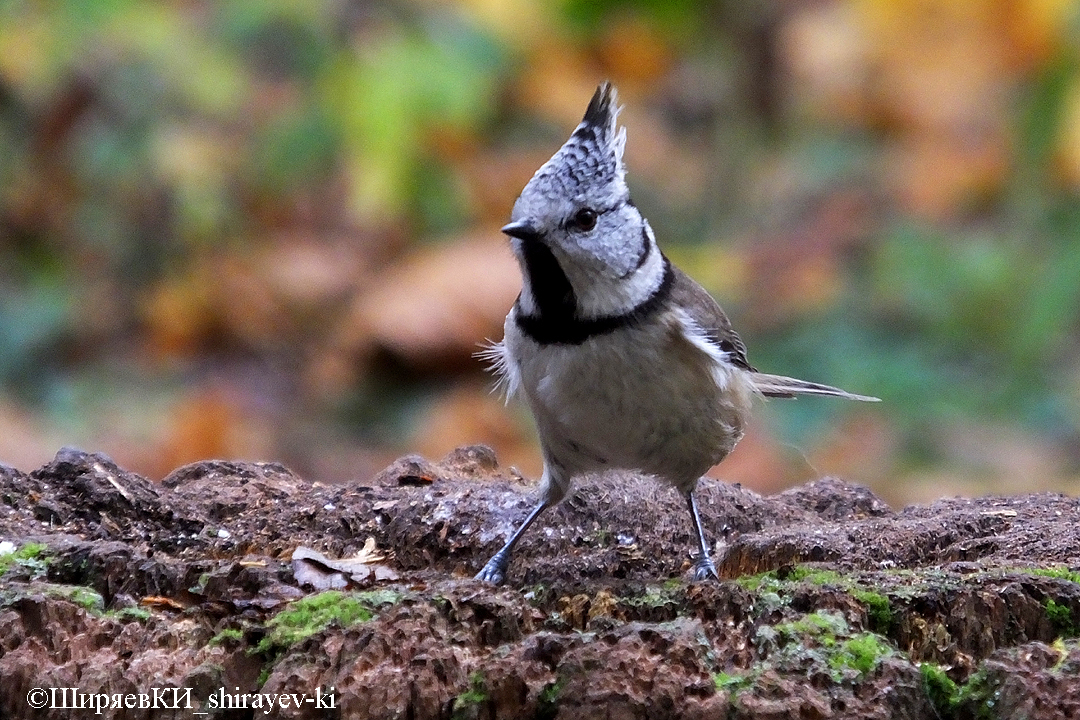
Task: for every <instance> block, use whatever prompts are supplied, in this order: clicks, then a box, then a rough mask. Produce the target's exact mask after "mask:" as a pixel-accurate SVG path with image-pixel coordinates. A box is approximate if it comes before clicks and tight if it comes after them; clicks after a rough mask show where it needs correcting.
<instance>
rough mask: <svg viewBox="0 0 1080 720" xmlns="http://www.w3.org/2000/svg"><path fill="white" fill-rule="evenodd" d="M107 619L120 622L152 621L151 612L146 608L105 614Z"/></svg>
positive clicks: (131, 608)
mask: <svg viewBox="0 0 1080 720" xmlns="http://www.w3.org/2000/svg"><path fill="white" fill-rule="evenodd" d="M105 616H106V617H111V618H116V619H117V620H119V621H120V622H131V621H134V622H140V623H144V622H146V621H147V620H149V619H150V611H149V610H148V609H146V608H144V607H126V608H120V609H119V610H110V611H109V612H107V613H105Z"/></svg>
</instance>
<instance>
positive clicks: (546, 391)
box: [476, 82, 878, 585]
mask: <svg viewBox="0 0 1080 720" xmlns="http://www.w3.org/2000/svg"><path fill="white" fill-rule="evenodd" d="M617 98H618V96H617V92H616V90H615V88H614V86H612V84H611V83H610V82H604V83H601V84H600V85H599V87H598V88H597V90H596V92H595V94H594V95H593V97H592V99H591V100H590V102H589V105H588V108H587V109H586V111H585V115H584V117H583V119H582V121H581V123H580V124H579V125H578V126H577V128H575V129H574V131H573V133H572V134H571V135H570V138H569V140H567V141H566V143H565V144H564V145H563V146H562V147H561V148H560V149H559V150H558V151H557V152H556V153H555V155H554V156H552V158H551V159H550V160H548V161H547V162H546V163H545V164H544V165H543V166H541V167H540V169H539V170H537V171H536V173H535V174H534V175H533V177H532V179H531V180H529V182H528V183H527V184H526V185H525V188H524V189H523V190H522V191H521V194H520V196H519V197H518V198H517V201H516V202H515V203H514V206H513V210H512V212H511V217H510V223H509V224H507V225H505V226H504V227H503V228H502V232H503V233H505V234H506V235H507V236H508V237H509V240H510V245H511V248H512V250H513V253H514V256H515V257H516V259H517V261H518V264H519V266H520V269H521V273H522V288H521V292H520V294H519V295H518V297H517V299H516V301H515V302H514V304H513V306H512V308H511V309H510V312H509V314H508V315H507V316H506V321H505V323H504V326H503V339H502V341H500V342H498V343H490V344H489V345H488V346H487V347H486V348H485V349H484V350H482V351H481V352H480V353H478V354H479V355H480V356H481V357H482V358H484V359H485V360H487V361H488V362H489V363H490V366H491V369H492V370H493V371H494V373H495V374H496V375H497V377H498V382H497V387H499V386H501V387H502V388H503V389H504V390H505V392H506V395H507V398H508V399H509V397H511V396H514V395H521V396H523V397H524V399H525V401H526V403H527V405H528V407H529V409H530V411H531V414H532V416H533V419H534V421H535V424H536V428H537V433H538V435H539V441H540V450H541V455H542V457H543V474H542V477H541V479H540V500H539V503H538V504H537V505H536V506H535V508H534V509H533V510H532V512H530V513H529V515H528V516H527V517H526V518H525V520H524V521H523V522H522V523H521V525H520V526H519V527H518V528H517V530H516V531H515V532H514V533H513V534H512V535H511V536H510V538H509V539H508V540H507V542H506V544H505V545H503V547H502V548H501V549H500V550H499V551H498V552H496V553H495V554H494V555H493V556H492V557H491V559H490V560H489V561H488V562H487V563H486V564H485V565H484V567H483V569H481V570H480V572H479V573H477V575H476V579H478V580H483V581H486V582H488V583H492V584H496V585H497V584H500V583H502V582H503V581H504V580H505V578H506V573H507V570H508V567H509V564H510V559H511V554H512V552H513V550H514V547H515V546H516V545H517V543H518V541H519V540H520V539H521V537H522V536H523V535H524V534H525V532H526V531H527V530H528V528H529V527H530V526H531V525H532V524H533V523H534V522H535V521H536V519H537V518H538V517H539V516H540V515H541V514H542V513H543V512H544V511H545V510H546V509H548V508H550V507H551V506H553V505H555V504H557V503H558V502H560V501H561V500H562V499H563V498H564V497H565V495H566V493H567V491H568V490H569V488H570V487H571V484H572V482H573V481H574V479H575V478H578V477H579V476H581V475H584V474H586V473H592V472H598V471H604V470H608V469H614V468H620V469H625V470H631V471H638V472H641V473H644V474H647V475H651V476H654V477H656V478H658V479H659V480H661V481H663V482H666V483H668V484H670V485H672V486H673V487H674V488H675V489H676V490H677V491H678V492H679V493H681V494H682V496H683V497H684V498H685V502H686V506H687V509H688V510H689V513H690V519H691V523H692V525H693V531H694V536H693V537H694V541H695V544H696V557H695V559H694V561H693V564H692V577H693V580H695V581H702V580H706V579H709V578H718V575H717V571H716V566H715V563H714V562H713V561H712V559H711V557H710V554H709V549H708V545H707V543H706V540H705V533H704V530H703V528H702V524H701V517H700V514H699V512H698V506H697V501H696V500H695V497H694V489H695V487H696V486H697V484H698V480H699V479H700V478H701V476H702V475H703V474H704V473H705V472H706V471H707V470H709V469H710V468H711V467H713V466H714V465H716V464H718V463H719V462H720V461H721V460H723V459H724V458H725V457H726V456H727V455H728V454H729V453H730V452H731V451H732V450H733V449H734V448H735V444H736V443H737V442H738V441H739V440H740V439H741V438H742V436H743V434H744V432H745V427H746V423H747V419H748V417H749V414H750V410H751V404H752V402H753V400H754V398H755V396H765V397H778V398H792V397H795V396H796V395H823V396H832V397H838V398H846V399H850V400H861V401H876V400H878V398H874V397H868V396H865V395H856V394H853V393H849V392H847V391H845V390H841V389H839V388H835V387H831V386H829V385H822V384H820V383H814V382H807V381H805V380H797V379H795V378H790V377H784V376H782V375H771V374H768V373H762V372H759V371H758V370H757V369H756V368H754V367H753V366H752V365H751V364H750V363H749V361H748V360H747V355H746V345H745V344H744V343H743V341H742V340H741V339H740V337H739V335H738V334H737V333H736V332H735V330H734V329H733V328H732V325H731V322H730V321H729V320H728V317H727V315H725V314H724V311H723V310H722V309H721V308H720V305H719V304H717V302H716V301H715V300H714V299H713V298H712V297H711V296H710V295H709V293H708V292H707V291H706V290H705V289H704V288H702V287H701V285H699V284H698V283H697V282H695V281H694V280H693V279H691V278H690V277H689V276H688V275H687V274H686V273H684V272H683V271H682V270H680V269H679V268H678V267H676V266H675V265H674V264H672V262H671V261H670V260H668V258H667V256H666V255H664V253H663V252H662V251H661V250H660V248H659V246H658V245H657V241H656V236H655V234H654V233H653V230H652V228H651V227H650V225H649V222H648V220H646V219H645V217H644V216H643V215H642V214H641V211H640V210H639V209H638V208H637V206H636V205H635V204H634V202H633V201H632V200H631V198H630V192H629V188H628V186H627V183H626V167H625V164H624V162H623V150H624V148H625V146H626V128H625V127H619V125H618V114H619V112H620V110H621V108H620V107H619V105H618V101H617Z"/></svg>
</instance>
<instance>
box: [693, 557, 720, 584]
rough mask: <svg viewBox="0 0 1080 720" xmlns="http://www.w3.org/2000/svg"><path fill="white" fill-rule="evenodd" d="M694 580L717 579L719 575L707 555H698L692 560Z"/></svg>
mask: <svg viewBox="0 0 1080 720" xmlns="http://www.w3.org/2000/svg"><path fill="white" fill-rule="evenodd" d="M693 578H694V582H702V581H704V580H710V579H712V580H719V579H720V575H719V573H717V572H716V565H714V564H713V561H712V559H711V558H709V557H708V556H704V557H700V558H698V559H697V560H696V561H695V562H694V574H693Z"/></svg>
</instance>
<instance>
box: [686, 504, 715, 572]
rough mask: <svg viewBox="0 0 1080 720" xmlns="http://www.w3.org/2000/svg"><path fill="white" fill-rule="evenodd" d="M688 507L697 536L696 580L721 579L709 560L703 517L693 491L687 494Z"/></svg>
mask: <svg viewBox="0 0 1080 720" xmlns="http://www.w3.org/2000/svg"><path fill="white" fill-rule="evenodd" d="M686 506H687V507H688V508H690V519H691V520H693V521H694V532H695V533H696V534H697V545H698V556H697V560H695V561H694V580H708V579H709V578H710V577H712V578H716V579H720V576H719V575H718V574H717V572H716V566H715V565H713V561H712V560H711V559H710V558H709V547H708V544H707V543H706V542H705V531H704V530H702V529H701V517H700V516H699V515H698V509H697V501H696V500H694V492H693V491H690V492H688V493H686Z"/></svg>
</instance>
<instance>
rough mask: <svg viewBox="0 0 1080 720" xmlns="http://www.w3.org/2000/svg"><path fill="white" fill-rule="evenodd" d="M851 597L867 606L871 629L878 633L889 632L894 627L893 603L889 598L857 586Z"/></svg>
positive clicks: (867, 616)
mask: <svg viewBox="0 0 1080 720" xmlns="http://www.w3.org/2000/svg"><path fill="white" fill-rule="evenodd" d="M851 597H853V598H855V599H856V600H858V601H859V602H860V603H862V604H863V605H865V606H866V618H867V621H868V624H869V626H870V629H871V630H873V631H874V632H876V633H882V634H884V633H887V632H888V631H889V629H890V628H891V627H892V623H893V613H892V603H890V602H889V598H888V597H886V596H885V595H882V594H881V593H878V592H874V591H873V590H862V589H859V588H855V589H853V590H851Z"/></svg>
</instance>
